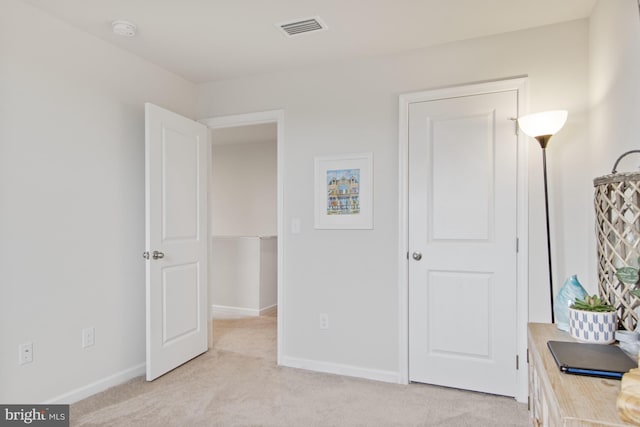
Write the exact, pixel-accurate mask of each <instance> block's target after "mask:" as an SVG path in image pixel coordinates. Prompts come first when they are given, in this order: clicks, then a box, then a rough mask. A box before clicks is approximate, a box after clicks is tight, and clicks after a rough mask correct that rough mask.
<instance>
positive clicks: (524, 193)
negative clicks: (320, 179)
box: [398, 77, 529, 402]
mask: <svg viewBox="0 0 640 427" xmlns="http://www.w3.org/2000/svg"><path fill="white" fill-rule="evenodd" d="M507 90H517V91H518V114H519V115H524V114H526V112H527V109H528V103H527V95H528V94H527V91H528V88H527V78H526V77H522V78H514V79H508V80H499V81H493V82H487V83H478V84H470V85H464V86H455V87H448V88H441V89H433V90H427V91H421V92H413V93H407V94H402V95H400V110H399V113H400V114H399V115H400V118H399V152H398V158H399V180H398V181H399V191H398V194H399V198H400V210H399V221H398V222H399V227H398V232H399V239H398V240H399V248H398V249H399V250H398V266H399V268H398V328H399V330H398V337H399V342H398V382H399V383H401V384H408V383H409V260H408V253H409V105H410V104H412V103H415V102H424V101H434V100H438V99H445V98H455V97H462V96H470V95H480V94H485V93H491V92H502V91H507ZM515 126H516V124H515V123H514V127H515ZM527 141H528V140H527V138H525V137H523V135H522V134H521V133H519V134H518V165H517V168H518V171H517V180H518V182H517V185H516V192H517V219H516V221H517V231H516V232H517V237H518V240H519V251H518V253H517V267H516V268H517V278H516V280H517V285H516V286H517V290H516V295H517V296H516V299H517V303H516V304H517V306H516V311H517V314H516V317H517V320H516V323H517V325H516V334H517V336H516V342H517V352H518V353H517V354H518V356H519V369H518V372H517V374H516V376H517V378H516V383H517V384H516V396H515V398H516V400H517V401H519V402H526V401H527V395H528V392H527V382H528V375H527V364H526V359H527V358H526V354H527V322H528V319H529V284H528V275H529V272H528V259H529V253H528V252H529V251H528V245H529V244H528V242H529V234H528V233H529V232H528V206H529V201H528V199H529V193H528V171H527V165H528V144H527Z"/></svg>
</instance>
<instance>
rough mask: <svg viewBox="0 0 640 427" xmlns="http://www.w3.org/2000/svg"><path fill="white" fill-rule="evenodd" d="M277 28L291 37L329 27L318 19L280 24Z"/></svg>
mask: <svg viewBox="0 0 640 427" xmlns="http://www.w3.org/2000/svg"><path fill="white" fill-rule="evenodd" d="M277 27H279V28H280V29H281V30H282V31H284V32H285V33H286V34H287V35H288V36H289V37H292V36H297V35H299V34H305V33H310V32H314V31H320V30H326V29H327V26H326V25H325V24H324V22H322V20H320V18H318V17H315V18H310V19H301V20H297V21H295V22H287V23H284V24H278V25H277Z"/></svg>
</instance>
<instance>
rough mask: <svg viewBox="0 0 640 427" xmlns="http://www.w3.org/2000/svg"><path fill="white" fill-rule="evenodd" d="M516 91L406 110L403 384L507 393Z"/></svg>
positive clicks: (512, 345) (511, 358) (510, 383)
mask: <svg viewBox="0 0 640 427" xmlns="http://www.w3.org/2000/svg"><path fill="white" fill-rule="evenodd" d="M513 117H517V92H516V91H507V92H499V93H491V94H482V95H474V96H467V97H460V98H451V99H442V100H436V101H428V102H419V103H413V104H410V106H409V247H410V251H412V252H421V253H422V258H421V259H420V260H415V259H412V260H411V262H410V266H409V378H410V380H411V381H417V382H424V383H430V384H438V385H443V386H451V387H457V388H464V389H470V390H478V391H483V392H488V393H495V394H502V395H509V396H513V395H514V394H515V386H516V368H515V355H516V329H515V325H516V311H515V307H516V248H515V244H516V162H517V136H516V135H515V128H514V124H513V122H512V121H511V120H510V119H511V118H513Z"/></svg>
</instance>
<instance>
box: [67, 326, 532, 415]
mask: <svg viewBox="0 0 640 427" xmlns="http://www.w3.org/2000/svg"><path fill="white" fill-rule="evenodd" d="M213 334H214V348H213V349H212V350H209V351H208V352H207V353H205V354H203V355H201V356H199V357H197V358H195V359H193V360H192V361H190V362H188V363H186V364H184V365H182V366H180V367H179V368H177V369H175V370H173V371H171V372H169V373H168V374H166V375H164V376H163V377H161V378H159V379H157V380H155V381H153V382H147V381H145V380H144V378H142V377H140V378H136V379H133V380H131V381H129V382H127V383H125V384H122V385H119V386H117V387H114V388H111V389H109V390H106V391H104V392H102V393H99V394H96V395H94V396H91V397H89V398H87V399H84V400H82V401H80V402H77V403H75V404H73V405H71V414H70V415H71V417H70V418H71V425H72V426H115V427H119V426H122V427H126V426H169V427H171V426H193V427H201V426H202V427H205V426H301V427H303V426H322V427H324V426H385V427H386V426H455V427H463V426H473V427H482V426H487V427H489V426H491V427H496V426H528V425H529V422H528V415H527V407H526V405H524V404H521V403H517V402H516V401H515V400H514V399H512V398H507V397H499V396H492V395H487V394H482V393H474V392H468V391H462V390H456V389H449V388H443V387H436V386H429V385H422V384H412V385H408V386H407V385H398V384H388V383H383V382H377V381H369V380H363V379H357V378H350V377H343V376H338V375H330V374H323V373H317V372H310V371H304V370H299V369H292V368H284V367H278V366H276V317H275V316H261V317H256V318H245V319H231V320H216V321H214V330H213Z"/></svg>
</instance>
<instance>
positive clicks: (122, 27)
mask: <svg viewBox="0 0 640 427" xmlns="http://www.w3.org/2000/svg"><path fill="white" fill-rule="evenodd" d="M111 28H113V34H115V35H117V36H123V37H133V36H135V35H136V26H135V25H133V24H132V23H131V22H127V21H113V22H112V23H111Z"/></svg>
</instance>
